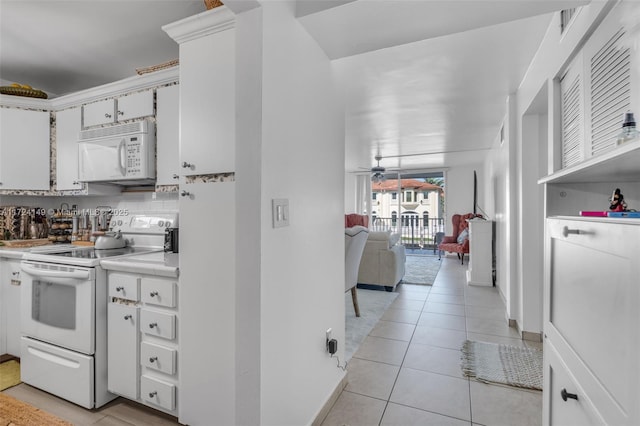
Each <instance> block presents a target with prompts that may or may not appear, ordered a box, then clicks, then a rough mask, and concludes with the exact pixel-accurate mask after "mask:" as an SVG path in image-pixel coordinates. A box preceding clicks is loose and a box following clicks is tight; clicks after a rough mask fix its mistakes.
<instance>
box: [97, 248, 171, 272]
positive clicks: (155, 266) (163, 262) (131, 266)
mask: <svg viewBox="0 0 640 426" xmlns="http://www.w3.org/2000/svg"><path fill="white" fill-rule="evenodd" d="M100 266H102V268H103V269H107V270H112V271H121V272H133V273H141V274H149V275H157V276H163V277H177V276H178V275H179V274H180V269H179V267H178V254H177V253H164V252H162V251H160V252H154V253H146V254H139V255H133V256H125V257H118V258H115V259H110V260H101V261H100Z"/></svg>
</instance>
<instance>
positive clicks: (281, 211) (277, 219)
mask: <svg viewBox="0 0 640 426" xmlns="http://www.w3.org/2000/svg"><path fill="white" fill-rule="evenodd" d="M271 208H272V217H273V227H274V228H282V227H283V226H289V200H288V199H286V198H274V199H272V200H271Z"/></svg>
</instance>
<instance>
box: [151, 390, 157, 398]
mask: <svg viewBox="0 0 640 426" xmlns="http://www.w3.org/2000/svg"><path fill="white" fill-rule="evenodd" d="M157 394H158V392H157V391H153V392H149V398H153V397H154V396H156V395H157Z"/></svg>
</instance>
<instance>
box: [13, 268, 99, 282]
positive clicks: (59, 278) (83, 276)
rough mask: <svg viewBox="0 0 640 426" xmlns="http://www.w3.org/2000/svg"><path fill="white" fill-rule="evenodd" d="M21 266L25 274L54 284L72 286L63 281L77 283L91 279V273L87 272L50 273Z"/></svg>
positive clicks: (49, 271)
mask: <svg viewBox="0 0 640 426" xmlns="http://www.w3.org/2000/svg"><path fill="white" fill-rule="evenodd" d="M21 266H22V270H23V271H24V272H26V273H27V274H29V275H31V276H34V277H40V278H46V279H48V280H49V281H51V282H55V283H57V284H68V285H74V283H70V282H68V281H66V282H65V281H63V280H65V279H67V280H68V279H73V280H78V281H88V280H89V279H90V278H91V273H90V272H89V271H86V270H81V269H79V270H74V271H51V270H48V271H45V270H41V269H38V268H34V267H32V266H29V265H24V264H23V265H21Z"/></svg>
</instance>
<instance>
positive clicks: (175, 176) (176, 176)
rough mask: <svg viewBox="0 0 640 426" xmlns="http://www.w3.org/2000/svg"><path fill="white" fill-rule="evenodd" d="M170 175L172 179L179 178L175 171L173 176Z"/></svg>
mask: <svg viewBox="0 0 640 426" xmlns="http://www.w3.org/2000/svg"><path fill="white" fill-rule="evenodd" d="M171 177H172V178H174V179H179V178H180V176H178V175H177V174H175V173H174V174H173V176H171Z"/></svg>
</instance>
